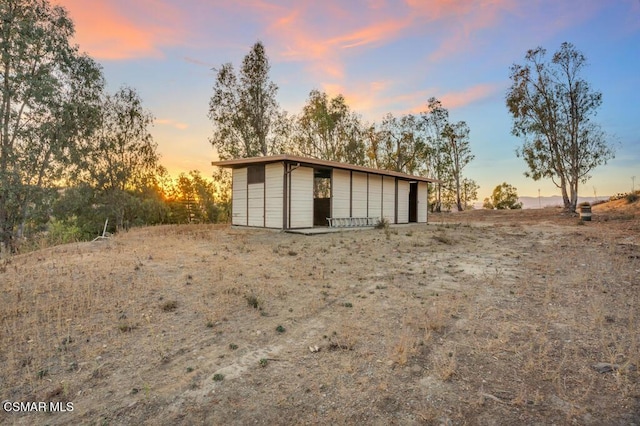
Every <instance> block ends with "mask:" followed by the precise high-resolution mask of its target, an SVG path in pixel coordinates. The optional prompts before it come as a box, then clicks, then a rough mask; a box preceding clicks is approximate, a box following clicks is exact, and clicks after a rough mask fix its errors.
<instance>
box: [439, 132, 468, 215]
mask: <svg viewBox="0 0 640 426" xmlns="http://www.w3.org/2000/svg"><path fill="white" fill-rule="evenodd" d="M469 133H470V130H469V126H468V125H467V123H466V122H464V121H459V122H457V123H455V124H450V123H447V124H445V126H444V130H443V131H442V136H443V138H444V139H445V140H446V142H447V145H446V149H445V150H444V152H445V154H446V155H447V156H448V161H447V163H448V164H450V166H451V169H450V173H449V175H450V178H451V181H452V186H453V188H451V190H452V191H453V192H454V194H455V204H456V207H457V208H458V211H459V212H460V211H463V210H464V207H463V204H466V203H467V201H468V200H467V198H466V197H467V195H468V194H469V193H468V192H467V191H465V187H464V185H463V183H464V182H463V180H464V177H463V175H462V170H463V169H464V168H465V166H467V165H468V164H469V163H470V162H471V161H472V160H473V159H474V158H475V156H474V155H473V154H472V153H471V146H470V142H469ZM468 183H470V182H467V184H468Z"/></svg>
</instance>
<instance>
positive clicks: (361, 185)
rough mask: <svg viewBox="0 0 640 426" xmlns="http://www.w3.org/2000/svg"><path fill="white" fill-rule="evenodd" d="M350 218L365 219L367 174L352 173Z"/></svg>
mask: <svg viewBox="0 0 640 426" xmlns="http://www.w3.org/2000/svg"><path fill="white" fill-rule="evenodd" d="M351 216H352V217H367V174H366V173H359V172H353V175H352V180H351Z"/></svg>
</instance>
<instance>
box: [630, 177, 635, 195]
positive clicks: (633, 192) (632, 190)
mask: <svg viewBox="0 0 640 426" xmlns="http://www.w3.org/2000/svg"><path fill="white" fill-rule="evenodd" d="M631 193H632V194H635V193H636V177H635V176H631Z"/></svg>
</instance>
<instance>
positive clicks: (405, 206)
mask: <svg viewBox="0 0 640 426" xmlns="http://www.w3.org/2000/svg"><path fill="white" fill-rule="evenodd" d="M398 223H409V182H408V181H406V180H398Z"/></svg>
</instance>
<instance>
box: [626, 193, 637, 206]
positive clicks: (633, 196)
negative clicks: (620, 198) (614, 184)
mask: <svg viewBox="0 0 640 426" xmlns="http://www.w3.org/2000/svg"><path fill="white" fill-rule="evenodd" d="M624 198H625V199H626V200H627V203H629V204H631V203H635V202H636V201H638V199H640V196H638V193H637V192H631V193H629V194H627V195H626V196H625V197H624Z"/></svg>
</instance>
